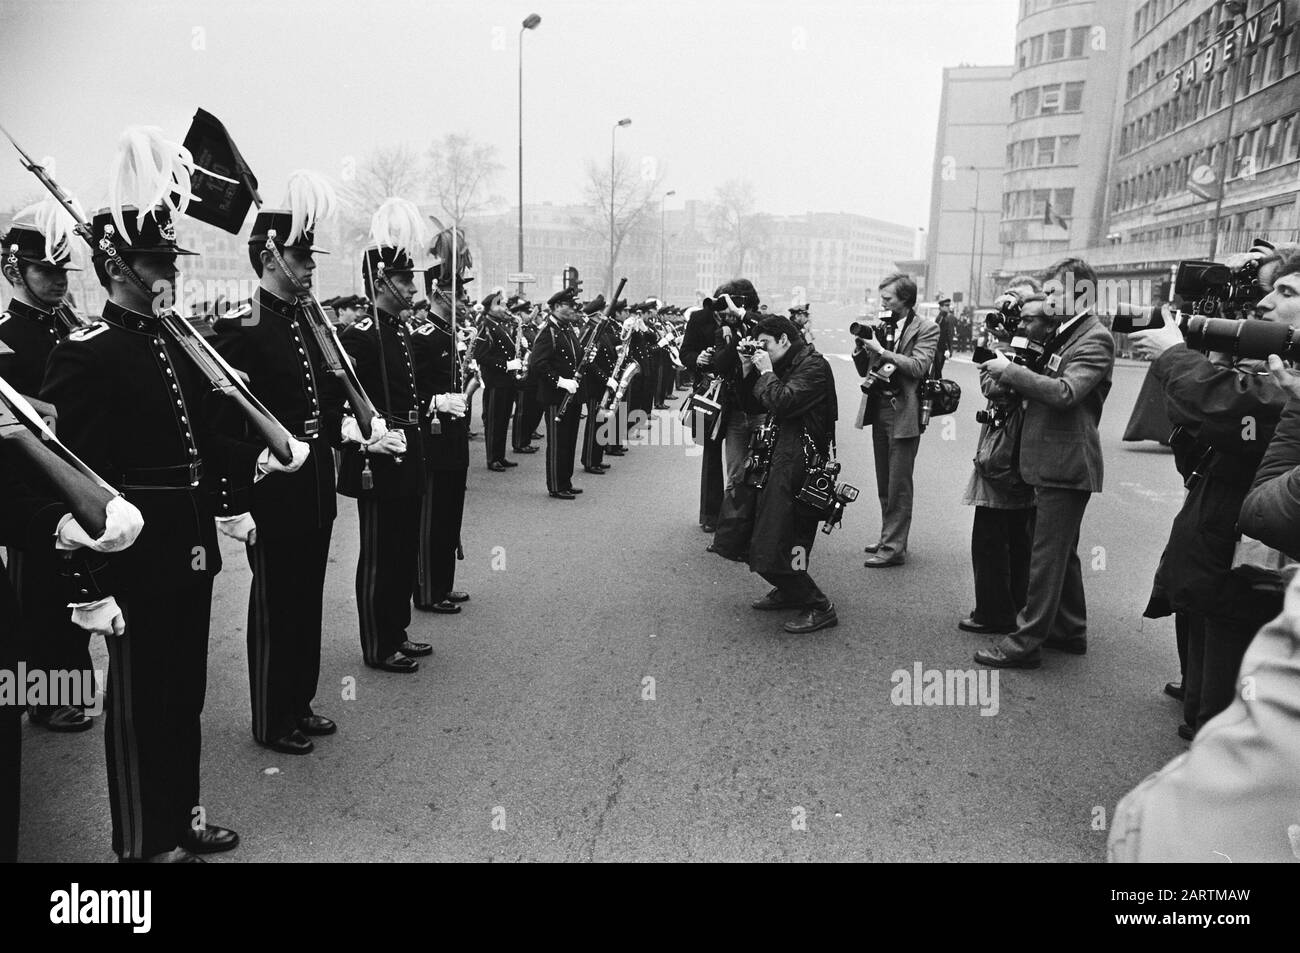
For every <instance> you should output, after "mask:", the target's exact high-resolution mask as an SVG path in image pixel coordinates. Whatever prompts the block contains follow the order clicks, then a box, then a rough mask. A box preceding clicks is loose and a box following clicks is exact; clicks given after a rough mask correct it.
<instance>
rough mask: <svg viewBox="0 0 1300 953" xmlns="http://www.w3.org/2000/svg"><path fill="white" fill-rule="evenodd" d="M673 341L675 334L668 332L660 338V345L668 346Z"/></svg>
mask: <svg viewBox="0 0 1300 953" xmlns="http://www.w3.org/2000/svg"><path fill="white" fill-rule="evenodd" d="M672 343H673V336H672V335H671V334H666V335H664V336H663V337H661V338H660V339H659V347H667V346H668V345H670V344H672Z"/></svg>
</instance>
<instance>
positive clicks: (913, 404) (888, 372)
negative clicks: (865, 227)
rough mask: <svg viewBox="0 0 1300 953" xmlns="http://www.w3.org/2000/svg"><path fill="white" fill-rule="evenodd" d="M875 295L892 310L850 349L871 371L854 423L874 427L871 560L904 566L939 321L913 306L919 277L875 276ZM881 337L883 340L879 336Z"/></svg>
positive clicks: (865, 371) (872, 564)
mask: <svg viewBox="0 0 1300 953" xmlns="http://www.w3.org/2000/svg"><path fill="white" fill-rule="evenodd" d="M880 303H881V305H882V306H883V307H884V308H886V309H887V310H888V311H889V317H888V318H887V319H886V320H884V321H882V322H881V323H880V324H878V325H877V326H876V327H877V329H876V331H875V333H873V334H872V336H871V337H870V338H862V337H859V338H858V339H857V347H856V348H855V349H854V351H853V363H854V365H855V366H856V367H857V369H858V373H859V374H861V375H862V376H863V377H866V378H867V379H868V383H867V384H864V385H863V387H864V389H865V391H866V396H865V397H864V398H863V401H862V407H861V410H860V411H859V413H858V419H857V420H856V421H855V422H854V426H855V427H857V428H858V429H859V430H861V429H862V428H863V427H864V426H866V425H868V424H869V425H870V426H871V428H872V436H871V443H872V447H873V449H874V450H875V456H876V493H877V495H878V496H879V497H880V541H879V542H877V543H876V544H875V545H873V546H868V547H867V548H866V551H867V552H868V553H870V554H871V557H870V558H869V559H868V560H867V561H866V563H864V565H866V566H867V567H868V568H871V569H876V568H879V567H883V566H901V565H902V564H903V563H904V562H905V561H906V559H907V536H908V532H909V531H910V530H911V528H912V469H913V467H914V466H915V465H916V451H917V449H918V448H919V447H920V445H921V393H920V391H921V382H922V381H924V380H925V378H926V376H927V375H928V374H929V373H930V364H931V363H932V362H933V360H934V354H935V349H936V348H937V347H938V344H939V326H938V325H937V324H935V323H934V322H933V321H931V320H930V319H929V318H923V317H921V316H920V315H919V314H917V313H916V311H915V310H913V309H914V306H915V305H916V282H915V281H913V280H912V279H911V278H910V277H908V276H907V275H902V274H895V275H890V276H889V277H888V278H886V279H885V280H884V281H882V282H881V283H880ZM882 338H883V340H882Z"/></svg>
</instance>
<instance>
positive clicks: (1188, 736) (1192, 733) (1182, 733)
mask: <svg viewBox="0 0 1300 953" xmlns="http://www.w3.org/2000/svg"><path fill="white" fill-rule="evenodd" d="M1178 737H1179V738H1182V739H1183V740H1184V741H1191V740H1192V739H1193V738H1195V737H1196V729H1195V728H1193V727H1192V726H1191V725H1189V724H1188V723H1187V722H1183V723H1182V724H1181V725H1179V726H1178Z"/></svg>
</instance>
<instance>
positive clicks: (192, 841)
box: [181, 738, 311, 854]
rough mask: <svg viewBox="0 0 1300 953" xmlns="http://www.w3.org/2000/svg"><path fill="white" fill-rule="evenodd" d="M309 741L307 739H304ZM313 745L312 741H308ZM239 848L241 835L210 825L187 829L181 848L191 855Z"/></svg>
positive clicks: (217, 852) (216, 852)
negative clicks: (197, 828)
mask: <svg viewBox="0 0 1300 953" xmlns="http://www.w3.org/2000/svg"><path fill="white" fill-rule="evenodd" d="M302 740H303V741H307V739H306V738H304V739H302ZM307 743H308V744H311V742H310V741H307ZM238 846H239V835H238V834H236V833H235V832H234V831H232V830H230V829H228V828H225V827H217V826H216V825H215V824H209V825H208V826H207V827H204V828H203V829H202V830H197V831H196V830H194V829H193V828H186V830H185V838H184V839H183V840H182V841H181V847H182V848H184V849H185V850H188V851H189V852H190V853H191V854H219V853H221V852H222V851H224V850H234V849H235V848H236V847H238Z"/></svg>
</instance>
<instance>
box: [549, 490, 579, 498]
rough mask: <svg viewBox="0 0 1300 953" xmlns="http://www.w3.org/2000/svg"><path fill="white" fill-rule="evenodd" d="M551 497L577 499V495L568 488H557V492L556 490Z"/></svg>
mask: <svg viewBox="0 0 1300 953" xmlns="http://www.w3.org/2000/svg"><path fill="white" fill-rule="evenodd" d="M551 499H553V500H576V499H577V497H576V496H574V495H573V494H572V493H570V492H569V491H568V490H557V491H556V492H554V493H552V494H551Z"/></svg>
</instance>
